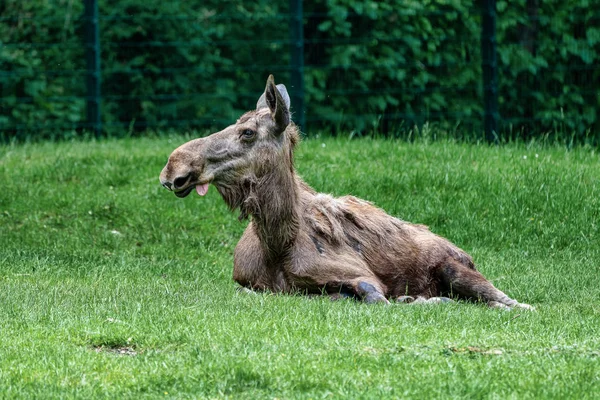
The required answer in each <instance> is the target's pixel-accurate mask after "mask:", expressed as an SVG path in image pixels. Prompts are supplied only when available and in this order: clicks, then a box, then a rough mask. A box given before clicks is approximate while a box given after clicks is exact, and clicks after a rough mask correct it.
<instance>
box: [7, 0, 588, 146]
mask: <svg viewBox="0 0 600 400" xmlns="http://www.w3.org/2000/svg"><path fill="white" fill-rule="evenodd" d="M81 3H82V2H79V1H74V0H29V1H26V2H23V1H19V0H5V1H4V2H2V3H0V22H2V23H0V78H1V79H0V126H1V127H3V130H4V132H5V135H6V132H8V134H9V135H19V134H22V133H25V132H36V133H49V132H52V131H53V130H55V131H57V132H58V134H59V135H65V134H68V132H70V131H72V129H71V130H70V128H73V129H74V128H77V127H81V126H83V123H84V122H85V78H86V74H85V59H84V50H85V48H84V44H83V39H82V31H83V30H82V22H83V21H82V18H81V15H82V12H83V6H82V4H81ZM592 3H593V2H592V1H589V0H584V1H580V2H570V1H567V2H564V1H558V0H549V1H545V2H539V1H538V0H515V1H513V2H510V4H509V2H507V1H505V0H501V1H498V3H497V7H498V22H497V41H498V64H499V85H500V86H499V103H500V114H501V117H502V121H503V124H501V128H502V129H503V131H505V132H509V134H510V132H512V134H513V135H514V136H525V137H527V136H529V135H531V134H533V133H539V132H542V133H543V132H545V131H549V130H554V131H556V130H557V128H558V132H559V133H560V132H562V134H563V135H565V136H569V137H571V136H572V135H573V134H575V135H576V136H577V138H579V139H582V138H584V137H585V136H586V135H591V136H593V137H596V138H597V137H598V133H597V132H598V130H599V129H598V128H599V127H600V122H599V118H598V115H597V110H598V108H599V106H600V97H599V96H598V94H597V90H596V89H597V87H598V86H599V84H600V69H599V68H598V67H597V65H598V54H599V51H600V29H598V28H597V27H598V26H600V23H599V22H600V21H599V17H600V15H598V11H597V9H596V8H597V7H593V4H592ZM288 6H289V3H288V2H287V1H285V2H272V1H266V0H255V1H252V2H229V1H227V2H223V1H218V0H188V1H176V2H159V1H153V0H145V1H142V0H120V1H116V0H99V9H100V36H101V51H102V62H101V64H102V70H103V72H102V96H103V101H102V113H103V114H102V117H103V121H104V126H105V129H106V130H107V131H108V132H109V133H115V134H122V133H123V132H125V131H127V130H128V129H133V130H141V129H145V128H165V127H178V128H181V129H187V128H194V127H219V126H221V127H222V126H223V125H224V124H225V123H227V122H231V121H232V120H233V118H235V117H237V116H238V115H239V113H240V112H242V111H244V110H247V109H250V108H252V107H253V106H254V104H255V102H256V99H257V97H258V95H259V94H260V93H261V91H262V89H263V87H264V86H263V85H264V81H265V78H266V77H267V76H268V74H269V73H274V74H275V76H276V80H277V81H278V82H284V83H288V86H289V82H290V51H289V46H290V29H289V20H290V15H289V9H288ZM304 7H305V10H304V38H305V52H304V56H305V61H304V63H305V68H304V78H305V99H306V100H305V110H304V111H305V116H306V120H307V125H308V126H309V128H308V132H310V131H314V130H316V129H323V128H328V129H330V130H332V131H333V132H343V133H346V134H348V133H350V132H354V133H364V132H381V131H383V132H399V131H402V130H403V129H404V128H412V127H413V126H414V125H415V124H416V125H422V124H424V123H425V122H427V121H431V122H435V123H436V124H438V125H439V126H440V127H441V128H443V129H450V130H452V131H453V134H455V135H461V134H465V133H466V134H467V135H469V134H473V132H475V134H477V132H478V131H480V130H481V128H482V124H481V120H482V114H483V110H482V103H483V102H482V83H481V54H480V43H481V39H480V32H481V18H480V10H479V8H478V3H476V2H475V1H472V0H471V1H458V0H446V1H440V0H435V1H434V0H423V1H417V0H390V1H387V2H380V1H374V0H367V1H357V0H315V1H312V2H307V3H305V4H304ZM289 89H290V92H293V91H294V90H295V88H293V87H290V88H289ZM292 106H294V105H293V104H292ZM296 111H298V110H296ZM65 128H66V130H65ZM590 129H591V130H592V132H591V133H589V130H590ZM305 130H307V129H306V127H305Z"/></svg>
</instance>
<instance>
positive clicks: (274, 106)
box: [256, 75, 290, 133]
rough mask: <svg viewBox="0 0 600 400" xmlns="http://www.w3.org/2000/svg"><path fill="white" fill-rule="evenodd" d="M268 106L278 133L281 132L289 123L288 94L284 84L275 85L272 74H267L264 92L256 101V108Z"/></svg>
mask: <svg viewBox="0 0 600 400" xmlns="http://www.w3.org/2000/svg"><path fill="white" fill-rule="evenodd" d="M266 107H268V108H269V110H270V111H271V117H272V118H273V121H275V123H276V124H277V127H278V128H279V129H278V133H281V132H283V131H284V130H285V128H286V127H287V126H288V125H289V124H290V96H289V94H288V92H287V89H286V88H285V86H284V85H281V84H280V85H277V86H275V80H274V79H273V75H269V79H267V86H266V87H265V92H264V93H263V94H262V96H260V98H259V99H258V102H257V103H256V109H257V110H259V109H261V108H266Z"/></svg>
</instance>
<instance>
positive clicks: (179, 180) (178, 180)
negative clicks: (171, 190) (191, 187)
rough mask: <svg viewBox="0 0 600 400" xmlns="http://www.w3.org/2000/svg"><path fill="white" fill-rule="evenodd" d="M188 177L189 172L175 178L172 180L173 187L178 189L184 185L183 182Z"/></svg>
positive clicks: (184, 182) (185, 181)
mask: <svg viewBox="0 0 600 400" xmlns="http://www.w3.org/2000/svg"><path fill="white" fill-rule="evenodd" d="M189 178H190V175H189V174H188V175H186V176H180V177H179V178H176V179H175V181H174V182H173V183H174V184H175V189H180V188H182V187H183V186H185V184H186V183H187V181H188V180H189Z"/></svg>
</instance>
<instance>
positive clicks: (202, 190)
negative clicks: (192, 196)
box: [196, 183, 208, 196]
mask: <svg viewBox="0 0 600 400" xmlns="http://www.w3.org/2000/svg"><path fill="white" fill-rule="evenodd" d="M196 192H197V193H198V194H199V195H200V196H204V195H205V194H206V192H208V183H205V184H204V185H196Z"/></svg>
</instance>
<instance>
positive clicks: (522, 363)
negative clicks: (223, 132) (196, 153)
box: [0, 137, 600, 399]
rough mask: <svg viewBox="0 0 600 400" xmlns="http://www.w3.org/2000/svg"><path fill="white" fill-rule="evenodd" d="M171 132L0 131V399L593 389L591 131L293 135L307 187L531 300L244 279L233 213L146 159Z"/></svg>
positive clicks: (598, 196) (595, 196) (154, 156)
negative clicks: (410, 139) (420, 237)
mask: <svg viewBox="0 0 600 400" xmlns="http://www.w3.org/2000/svg"><path fill="white" fill-rule="evenodd" d="M184 141H185V139H184V138H182V137H172V138H161V139H128V140H121V141H114V140H107V141H101V142H74V143H60V144H52V143H43V144H37V145H18V146H1V147H0V178H1V180H2V183H3V185H2V189H1V190H0V243H1V248H0V398H60V399H64V398H71V397H73V398H74V397H77V398H114V399H122V398H136V399H138V398H259V399H268V398H281V399H288V398H306V399H309V398H312V399H320V398H347V399H358V398H374V399H379V398H418V399H423V398H454V399H459V398H464V399H474V398H498V399H505V398H518V399H524V398H556V399H564V398H573V399H585V398H597V397H598V396H600V300H599V299H600V231H599V230H600V157H599V155H598V153H597V152H596V151H594V150H592V149H575V150H567V149H565V148H561V147H552V146H540V145H532V146H527V145H524V144H520V145H505V146H502V147H488V146H485V145H467V144H456V143H451V142H435V143H430V144H427V143H414V144H409V143H405V142H401V141H385V140H356V141H347V140H341V139H338V140H336V139H311V140H306V141H305V142H304V143H302V144H301V146H300V148H299V151H298V153H297V157H296V164H297V168H298V170H299V172H300V174H301V175H302V176H303V177H304V178H305V180H306V181H307V182H308V183H310V184H311V185H312V186H313V187H315V188H316V189H317V190H319V191H324V192H329V193H333V194H335V195H343V194H347V193H351V194H354V195H356V196H359V197H362V198H366V199H369V200H371V201H373V202H375V203H376V204H377V205H378V206H380V207H382V208H384V209H386V210H387V211H388V212H390V213H391V214H393V215H395V216H397V217H399V218H401V219H405V220H408V221H412V222H419V223H424V224H427V225H429V226H430V228H431V229H432V230H433V231H434V232H436V233H438V234H441V235H443V236H446V237H448V238H449V239H450V240H452V241H453V242H455V243H456V244H458V245H459V246H460V247H462V248H463V249H465V250H466V251H468V252H469V253H471V254H472V255H473V256H474V258H475V261H476V263H477V265H478V268H479V269H480V270H481V271H482V272H483V273H484V274H485V275H486V276H487V277H488V278H489V279H490V280H492V281H493V282H494V284H495V285H496V286H498V287H499V288H500V289H501V290H503V291H505V292H506V293H507V294H508V295H510V296H511V297H514V298H516V299H517V300H519V301H522V302H525V303H529V304H532V305H534V306H536V307H537V309H538V312H536V313H530V312H525V311H512V312H506V311H502V310H494V309H488V308H487V307H485V306H484V305H481V304H467V303H458V304H450V305H443V306H431V305H427V306H409V305H394V306H390V307H385V306H381V305H365V304H361V303H358V302H354V301H351V300H347V301H338V302H331V301H330V300H328V299H325V298H305V297H300V296H282V295H269V294H260V295H247V294H242V293H238V292H237V291H236V284H235V283H234V282H233V281H232V279H231V272H232V253H233V249H234V246H235V244H236V242H237V240H238V238H239V237H240V235H241V233H242V231H243V229H244V227H245V225H246V224H247V222H243V223H240V222H238V221H237V218H236V217H237V215H235V214H231V213H230V212H229V211H228V210H227V209H226V206H225V204H224V203H223V202H222V200H221V199H220V197H219V195H218V193H217V191H216V190H215V189H214V187H213V188H211V189H210V190H209V193H208V195H207V196H205V197H204V198H200V197H198V196H196V195H193V196H189V197H187V198H185V199H178V198H176V197H175V196H173V194H172V193H168V192H167V191H166V190H164V189H162V188H161V187H160V185H159V182H158V175H159V173H160V170H161V168H162V167H163V165H164V163H165V162H166V160H167V157H168V155H169V154H170V152H171V150H172V149H174V148H175V147H176V146H177V145H179V144H181V143H183V142H184Z"/></svg>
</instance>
